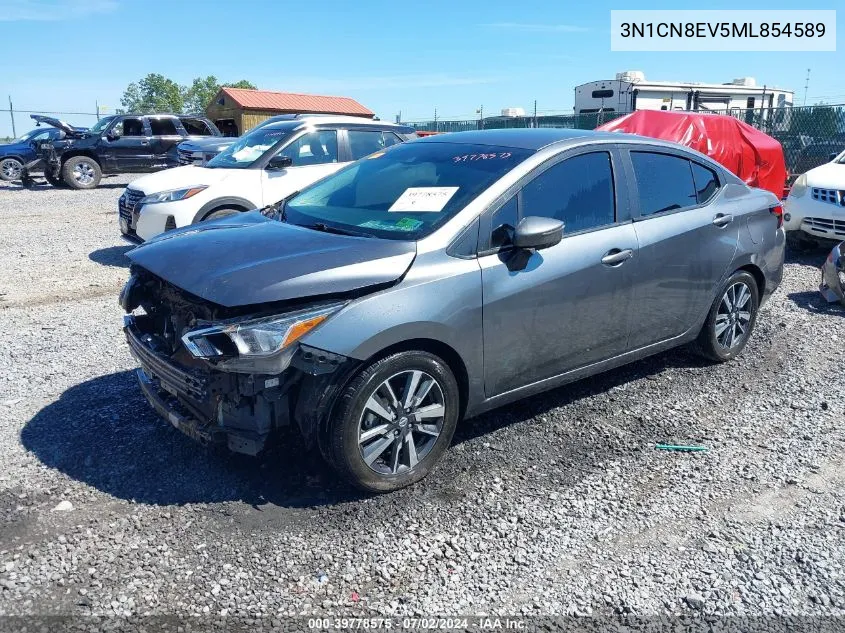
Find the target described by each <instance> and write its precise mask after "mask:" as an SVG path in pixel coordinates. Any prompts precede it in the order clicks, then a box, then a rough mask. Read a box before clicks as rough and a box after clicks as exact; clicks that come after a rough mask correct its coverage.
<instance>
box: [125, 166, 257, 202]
mask: <svg viewBox="0 0 845 633" xmlns="http://www.w3.org/2000/svg"><path fill="white" fill-rule="evenodd" d="M236 171H244V172H245V171H247V170H235V169H206V168H205V167H196V166H195V165H184V166H182V167H174V168H172V169H164V170H162V171H157V172H155V173H152V174H147V175H146V176H141V177H140V178H136V179H135V180H133V181H132V182H131V183H130V184H129V186H128V187H127V188H128V189H135V190H137V191H143V192H144V194H145V195H150V194H153V193H158V192H159V191H169V190H171V189H180V188H181V189H184V188H185V187H194V186H196V185H208V186H211V185H214V184H217V183H218V182H221V181H223V180H225V179H226V178H228V177H230V176H232V175H233V172H236ZM253 171H254V170H253Z"/></svg>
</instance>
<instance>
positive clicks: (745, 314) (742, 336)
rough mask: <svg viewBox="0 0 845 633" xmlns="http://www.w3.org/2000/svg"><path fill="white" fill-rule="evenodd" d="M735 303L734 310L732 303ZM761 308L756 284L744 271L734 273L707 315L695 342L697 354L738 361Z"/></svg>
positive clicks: (721, 289) (722, 361)
mask: <svg viewBox="0 0 845 633" xmlns="http://www.w3.org/2000/svg"><path fill="white" fill-rule="evenodd" d="M737 300H738V301H737ZM736 303H739V305H738V306H737V307H736V308H735V309H734V307H733V305H731V304H736ZM759 307H760V291H759V290H758V288H757V281H756V280H755V279H754V277H752V276H751V274H750V273H747V272H745V271H744V270H739V271H737V272H735V273H734V274H733V275H731V277H730V279H728V280H727V281H726V282H725V283H724V284H723V285H722V287H721V288H720V289H719V292H718V294H717V295H716V299H715V301H713V305H712V306H711V307H710V312H708V313H707V320H706V321H705V322H704V326H703V327H702V328H701V332H700V333H699V335H698V340H697V341H696V343H697V345H696V347H697V348H698V352H699V353H700V354H701V355H702V356H704V357H706V358H709V359H710V360H714V361H716V362H719V363H724V362H726V361H729V360H731V359H733V358H736V357H737V356H738V355H739V354H740V353H741V352H742V350H743V349H745V345H746V344H747V343H748V339H749V338H751V333H752V332H753V331H754V324H755V323H756V322H757V310H758V308H759ZM742 308H745V309H742ZM723 325H725V327H723ZM731 330H733V332H732V333H731Z"/></svg>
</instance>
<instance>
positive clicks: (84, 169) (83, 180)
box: [62, 156, 103, 189]
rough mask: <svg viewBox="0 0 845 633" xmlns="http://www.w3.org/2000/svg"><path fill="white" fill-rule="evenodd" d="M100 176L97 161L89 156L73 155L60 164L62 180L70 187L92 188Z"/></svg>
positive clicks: (101, 174) (100, 172)
mask: <svg viewBox="0 0 845 633" xmlns="http://www.w3.org/2000/svg"><path fill="white" fill-rule="evenodd" d="M102 177H103V172H102V170H101V169H100V166H99V165H98V164H97V161H95V160H94V159H93V158H91V157H89V156H74V157H72V158H68V159H67V160H66V161H65V163H64V165H62V180H64V181H65V183H66V184H67V185H68V186H69V187H71V188H72V189H94V188H95V187H96V186H97V185H99V184H100V179H101V178H102Z"/></svg>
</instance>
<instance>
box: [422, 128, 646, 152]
mask: <svg viewBox="0 0 845 633" xmlns="http://www.w3.org/2000/svg"><path fill="white" fill-rule="evenodd" d="M572 139H590V140H592V139H595V140H606V141H611V140H613V141H616V140H619V135H618V134H615V133H612V132H596V131H594V130H573V129H565V128H564V129H562V128H508V129H496V130H471V131H469V132H449V133H446V134H435V135H432V136H426V137H423V138H421V139H417V140H415V141H414V142H415V143H466V144H467V145H498V146H500V147H513V148H514V149H530V150H538V149H541V148H543V147H546V146H547V145H551V144H552V143H559V142H560V141H568V140H572ZM649 140H652V141H653V140H654V139H649Z"/></svg>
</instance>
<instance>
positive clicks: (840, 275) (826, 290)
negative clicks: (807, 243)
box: [819, 242, 845, 305]
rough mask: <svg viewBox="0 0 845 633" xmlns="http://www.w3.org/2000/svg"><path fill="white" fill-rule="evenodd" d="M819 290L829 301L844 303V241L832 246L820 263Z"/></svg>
mask: <svg viewBox="0 0 845 633" xmlns="http://www.w3.org/2000/svg"><path fill="white" fill-rule="evenodd" d="M819 292H821V293H822V296H823V297H824V298H825V299H826V300H827V301H828V302H829V303H833V302H835V301H839V302H840V303H842V304H843V305H845V242H841V243H839V244H837V245H836V246H834V247H833V250H831V251H830V254H829V255H828V256H827V259H826V260H825V262H824V264H822V281H821V284H820V285H819Z"/></svg>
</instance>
